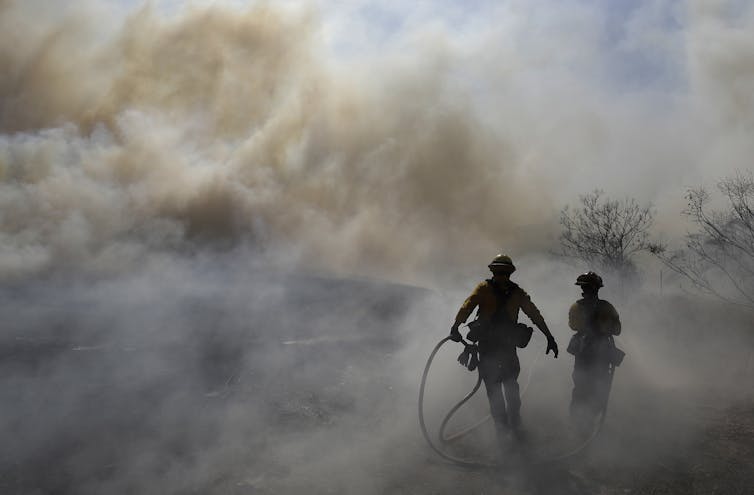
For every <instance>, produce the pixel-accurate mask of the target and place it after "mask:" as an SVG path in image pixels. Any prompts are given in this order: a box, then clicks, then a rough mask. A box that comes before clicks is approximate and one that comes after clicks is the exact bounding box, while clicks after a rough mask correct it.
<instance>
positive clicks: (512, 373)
mask: <svg viewBox="0 0 754 495" xmlns="http://www.w3.org/2000/svg"><path fill="white" fill-rule="evenodd" d="M488 266H489V269H490V271H492V278H490V279H487V280H485V281H484V282H481V283H480V284H479V285H477V286H476V288H475V289H474V291H473V292H472V293H471V295H470V296H469V297H468V298H467V299H466V301H465V302H464V303H463V305H462V306H461V309H460V310H459V311H458V314H457V315H456V319H455V323H453V326H452V328H451V330H450V338H451V339H453V340H455V341H457V342H458V341H460V340H461V334H460V332H459V331H458V327H459V326H460V325H461V324H462V323H463V322H465V321H466V319H467V318H468V317H469V316H470V315H471V313H472V312H473V311H474V308H476V307H477V306H478V307H479V309H478V312H477V319H476V320H475V321H476V322H477V325H475V327H476V328H479V329H480V330H479V332H478V334H477V335H476V336H474V335H472V332H474V330H472V331H471V332H469V339H470V340H472V341H477V340H478V346H479V372H480V373H481V376H482V379H483V380H484V386H485V388H486V389H487V398H488V399H489V402H490V411H491V415H492V417H493V419H494V421H495V427H496V431H497V433H498V438H499V439H502V437H501V435H504V432H505V430H506V429H507V428H508V427H510V428H511V429H512V430H513V432H514V434H517V435H518V434H520V433H521V428H520V427H521V417H520V413H519V412H520V409H521V398H520V395H519V388H518V381H517V379H518V374H519V371H520V365H519V362H518V355H517V354H516V345H515V343H513V342H512V341H511V339H510V338H509V337H510V336H511V335H512V334H513V333H514V332H515V331H516V327H517V326H518V325H521V324H518V323H517V322H518V313H519V310H522V311H523V312H524V314H526V316H528V317H529V319H531V321H532V322H533V323H534V324H535V325H536V326H537V327H538V328H539V329H540V330H541V331H542V333H543V334H545V336H546V337H547V350H546V351H545V352H546V353H549V352H550V351H553V354H554V356H555V357H558V345H557V344H556V342H555V338H554V337H553V336H552V334H551V333H550V330H549V329H548V328H547V324H546V323H545V320H544V318H542V314H541V313H540V312H539V309H537V306H535V305H534V303H533V302H532V301H531V298H530V297H529V295H528V294H527V293H526V292H525V291H524V290H523V289H522V288H521V287H519V286H518V285H516V284H515V283H513V282H512V281H511V280H510V276H511V274H512V273H513V272H514V271H515V270H516V267H515V266H514V265H513V262H512V261H511V258H510V257H509V256H505V255H502V254H500V255H497V256H496V257H495V259H494V260H492V263H490V264H489V265H488ZM524 328H527V327H525V326H524ZM501 384H502V389H504V390H505V400H503V391H502V390H501ZM506 402H507V408H506Z"/></svg>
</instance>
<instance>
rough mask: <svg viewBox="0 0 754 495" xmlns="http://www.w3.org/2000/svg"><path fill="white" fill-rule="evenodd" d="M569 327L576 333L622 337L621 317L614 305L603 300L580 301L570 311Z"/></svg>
mask: <svg viewBox="0 0 754 495" xmlns="http://www.w3.org/2000/svg"><path fill="white" fill-rule="evenodd" d="M568 326H569V327H571V330H573V331H574V332H595V333H597V334H600V335H620V331H621V326H620V317H619V316H618V312H617V311H616V310H615V308H614V307H613V305H612V304H610V303H609V302H607V301H605V300H603V299H579V300H578V301H576V302H575V303H573V305H572V306H571V309H570V310H569V311H568Z"/></svg>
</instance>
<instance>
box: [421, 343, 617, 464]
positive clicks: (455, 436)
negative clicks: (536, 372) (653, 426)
mask: <svg viewBox="0 0 754 495" xmlns="http://www.w3.org/2000/svg"><path fill="white" fill-rule="evenodd" d="M449 340H451V338H450V337H445V338H443V339H442V340H440V341H439V342H438V343H437V345H435V347H434V349H432V352H431V353H430V355H429V358H428V359H427V364H426V365H425V366H424V372H423V373H422V380H421V386H420V388H419V426H420V427H421V431H422V434H423V435H424V439H425V440H426V441H427V443H428V444H429V446H430V448H431V449H432V450H434V451H435V453H436V454H437V455H439V456H440V457H442V458H443V459H445V460H446V461H449V462H452V463H454V464H457V465H459V466H464V467H469V468H495V467H500V466H501V464H500V463H489V462H482V461H472V460H468V459H461V458H459V457H455V456H453V455H450V454H448V453H447V452H444V451H443V450H442V449H440V448H439V447H438V446H436V445H435V444H434V442H433V441H432V438H431V437H430V435H429V432H428V431H427V425H426V423H425V421H424V390H425V388H426V384H427V376H428V375H429V370H430V368H431V367H432V361H433V360H434V358H435V355H436V354H437V352H438V351H439V350H440V348H441V347H442V346H443V345H444V344H445V343H446V342H447V341H449ZM461 343H462V344H464V345H468V343H467V342H465V341H464V340H463V339H461ZM532 369H533V368H532ZM614 374H615V367H613V366H611V367H610V375H609V376H610V378H609V382H608V394H609V391H610V388H611V387H612V381H613V375H614ZM530 381H531V371H530V373H529V378H528V379H527V383H526V386H525V387H524V392H525V391H526V389H527V388H528V385H529V382H530ZM481 385H482V375H481V373H479V374H478V377H477V381H476V384H475V385H474V388H473V389H472V390H471V392H469V393H468V394H466V396H464V398H463V399H461V400H460V401H459V402H458V403H457V404H456V405H454V406H453V407H452V408H451V409H450V411H449V412H448V414H446V415H445V418H444V419H443V421H442V424H441V426H440V431H439V438H440V441H441V442H442V443H449V442H452V441H454V440H457V439H459V438H461V437H463V436H465V435H467V434H469V433H471V432H472V431H473V430H475V429H476V428H478V427H479V426H481V425H483V424H484V423H486V422H487V421H489V420H490V416H489V415H487V416H485V417H484V418H482V419H481V420H480V421H477V422H476V423H474V424H473V425H471V426H468V427H466V428H464V429H463V430H461V431H459V432H457V433H455V434H453V435H451V436H445V428H446V426H447V425H448V423H449V422H450V419H451V418H452V417H453V415H454V414H455V413H456V412H457V411H458V410H459V409H460V408H461V407H463V405H464V404H466V402H468V401H469V400H470V399H471V397H473V396H474V394H475V393H476V392H477V391H478V390H479V387H480V386H481ZM606 413H607V400H605V403H604V404H603V407H602V410H601V412H600V419H599V421H598V422H597V423H596V424H595V426H594V429H593V430H592V432H591V433H590V435H589V436H588V437H587V438H586V439H585V440H584V441H583V442H582V443H581V444H580V445H579V446H577V447H576V448H574V449H572V450H569V451H566V452H565V453H563V454H560V455H557V456H553V457H547V458H543V459H538V460H536V459H535V460H533V461H532V462H531V463H532V464H548V463H552V462H558V461H564V460H566V459H569V458H571V457H575V456H577V455H578V454H580V453H581V452H583V451H584V450H586V448H587V447H588V446H589V444H591V443H592V442H593V441H594V439H595V438H597V436H599V433H600V431H601V430H602V425H603V424H604V422H605V416H606Z"/></svg>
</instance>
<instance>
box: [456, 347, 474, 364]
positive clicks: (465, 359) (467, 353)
mask: <svg viewBox="0 0 754 495" xmlns="http://www.w3.org/2000/svg"><path fill="white" fill-rule="evenodd" d="M470 358H471V350H470V349H469V347H468V346H466V348H465V349H464V350H463V352H462V353H461V354H459V355H458V364H460V365H461V366H463V367H464V368H468V367H469V359H470Z"/></svg>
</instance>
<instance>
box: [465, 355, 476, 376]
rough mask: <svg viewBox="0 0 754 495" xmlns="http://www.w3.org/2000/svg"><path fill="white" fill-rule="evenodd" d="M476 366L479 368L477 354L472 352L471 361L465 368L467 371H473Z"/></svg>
mask: <svg viewBox="0 0 754 495" xmlns="http://www.w3.org/2000/svg"><path fill="white" fill-rule="evenodd" d="M477 366H479V354H478V353H476V352H472V353H471V359H470V360H469V365H468V366H466V367H467V368H468V369H469V371H474V370H475V369H476V367H477Z"/></svg>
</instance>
